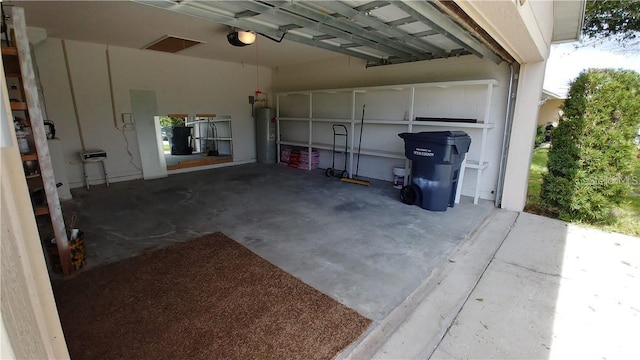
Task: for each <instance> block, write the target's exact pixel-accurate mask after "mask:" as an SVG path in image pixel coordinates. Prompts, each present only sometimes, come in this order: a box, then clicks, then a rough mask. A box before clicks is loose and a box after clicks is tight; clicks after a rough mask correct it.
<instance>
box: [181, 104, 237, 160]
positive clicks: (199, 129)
mask: <svg viewBox="0 0 640 360" xmlns="http://www.w3.org/2000/svg"><path fill="white" fill-rule="evenodd" d="M190 125H194V126H195V127H196V129H194V131H195V133H194V137H193V139H194V140H195V141H196V142H198V146H199V149H198V152H200V153H202V154H204V155H207V154H208V152H209V151H218V152H219V151H220V146H219V145H220V143H221V142H224V143H225V144H226V146H224V149H225V150H228V152H229V153H228V154H227V153H224V154H223V153H220V152H219V154H218V155H216V156H233V136H232V132H231V116H230V115H216V114H196V115H195V118H194V120H192V121H185V126H190ZM220 134H222V135H221V136H220ZM212 149H214V150H212Z"/></svg>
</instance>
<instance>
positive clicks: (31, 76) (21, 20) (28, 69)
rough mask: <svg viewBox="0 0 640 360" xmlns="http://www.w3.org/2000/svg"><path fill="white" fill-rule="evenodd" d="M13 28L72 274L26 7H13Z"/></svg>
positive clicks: (63, 255)
mask: <svg viewBox="0 0 640 360" xmlns="http://www.w3.org/2000/svg"><path fill="white" fill-rule="evenodd" d="M11 10H12V11H11V14H12V19H13V27H14V32H15V37H16V47H17V49H18V58H19V61H20V73H21V74H22V83H23V86H24V92H25V100H26V102H27V104H28V109H29V118H30V119H31V130H32V131H33V139H34V141H35V143H36V149H37V150H38V162H39V165H40V174H42V182H43V184H44V190H45V194H46V197H47V204H48V205H49V209H48V211H49V214H50V217H51V224H52V227H53V233H54V235H55V238H56V244H57V246H58V253H59V254H60V263H61V264H62V272H63V274H64V275H65V276H69V275H71V274H72V273H73V268H72V267H71V254H70V252H69V240H68V238H67V231H66V228H65V225H64V218H63V216H62V208H61V207H60V199H59V198H58V189H57V187H56V180H55V178H54V175H53V165H52V163H51V155H50V154H49V144H48V143H47V135H46V132H45V128H44V119H43V116H42V109H40V100H39V98H38V87H37V85H36V77H35V72H34V70H33V62H32V59H31V50H30V48H29V39H28V37H27V24H26V20H25V16H24V9H22V8H19V7H13V8H12V9H11Z"/></svg>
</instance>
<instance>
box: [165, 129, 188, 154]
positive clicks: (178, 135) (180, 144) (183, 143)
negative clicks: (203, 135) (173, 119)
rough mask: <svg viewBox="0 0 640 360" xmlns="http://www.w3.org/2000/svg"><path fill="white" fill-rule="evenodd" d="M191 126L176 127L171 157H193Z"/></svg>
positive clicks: (172, 138) (172, 139)
mask: <svg viewBox="0 0 640 360" xmlns="http://www.w3.org/2000/svg"><path fill="white" fill-rule="evenodd" d="M191 129H192V127H191V126H174V127H173V129H172V132H173V136H172V137H171V138H170V139H171V140H170V142H171V144H170V145H171V155H191V154H192V153H193V147H191Z"/></svg>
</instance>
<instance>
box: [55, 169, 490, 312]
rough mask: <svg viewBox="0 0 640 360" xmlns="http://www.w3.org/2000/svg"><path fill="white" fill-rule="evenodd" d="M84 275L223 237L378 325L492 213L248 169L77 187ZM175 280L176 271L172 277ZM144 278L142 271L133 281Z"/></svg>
mask: <svg viewBox="0 0 640 360" xmlns="http://www.w3.org/2000/svg"><path fill="white" fill-rule="evenodd" d="M73 196H74V200H71V201H67V202H64V203H63V211H64V214H65V217H66V218H69V217H70V216H71V215H72V214H77V217H78V222H77V227H79V228H80V229H82V230H83V231H84V232H85V243H86V250H87V260H88V265H87V267H86V269H85V270H84V271H86V270H88V269H91V268H93V267H96V266H100V265H102V264H105V263H109V262H114V261H118V260H121V259H125V258H128V257H133V256H135V255H137V254H140V253H143V252H146V251H150V250H153V249H157V248H161V247H165V246H168V245H171V244H173V243H177V242H183V241H187V240H189V239H193V238H196V237H198V236H200V235H204V234H207V233H212V232H216V231H221V232H223V233H225V234H226V235H228V236H229V237H231V238H233V239H234V240H236V241H238V242H239V243H241V244H243V245H245V246H246V247H248V248H249V249H251V250H252V251H254V252H255V253H257V254H258V255H260V256H262V257H263V258H265V259H267V260H269V261H270V262H272V263H273V264H275V265H277V266H279V267H280V268H282V269H284V270H285V271H287V272H289V273H291V274H293V275H294V276H296V277H298V278H299V279H301V280H302V281H304V282H306V283H307V284H309V285H311V286H313V287H315V288H316V289H318V290H320V291H322V292H324V293H325V294H328V295H329V296H331V297H333V298H334V299H336V300H338V301H340V302H342V303H343V304H345V305H347V306H349V307H351V308H353V309H355V310H356V311H358V312H360V313H361V314H362V315H364V316H366V317H369V318H371V319H373V320H374V321H380V320H382V319H384V318H385V316H387V315H388V314H389V313H390V312H391V311H392V310H393V309H394V308H395V307H397V306H398V305H399V304H400V303H401V302H402V301H403V300H404V299H405V298H407V296H408V295H409V294H411V293H412V292H413V291H414V290H415V289H416V288H417V287H418V286H419V285H420V284H422V283H423V282H424V281H425V279H427V278H428V277H429V275H430V274H431V273H432V271H434V269H436V268H437V267H438V266H440V265H442V264H443V263H446V259H447V256H448V255H449V254H451V253H452V252H453V251H454V250H455V248H456V247H457V246H458V245H459V244H461V243H462V241H463V240H465V239H466V238H467V237H468V236H469V234H471V233H472V232H473V231H474V229H475V228H476V226H478V225H479V224H480V223H481V222H482V221H483V220H484V219H485V218H486V217H487V216H488V215H489V214H490V213H491V212H492V210H493V203H492V202H489V201H481V202H480V204H478V205H473V203H472V199H470V198H467V197H462V200H461V203H460V204H457V205H456V206H455V207H454V208H449V209H448V210H447V211H446V212H431V211H426V210H423V209H421V208H419V207H417V206H408V205H405V204H402V203H401V202H400V201H399V199H398V190H396V189H393V187H392V186H391V184H390V183H389V182H384V181H374V182H372V186H370V187H365V186H361V185H354V184H346V183H342V182H340V181H339V180H338V179H336V178H327V177H325V176H324V173H323V171H321V170H318V171H310V172H309V171H302V170H298V169H291V168H287V167H284V166H280V165H260V164H249V165H241V166H233V167H224V168H218V169H212V170H204V171H196V172H191V173H185V174H176V175H172V176H170V177H168V178H165V179H157V180H147V181H143V180H137V181H129V182H122V183H115V184H112V185H111V186H110V187H105V186H104V185H103V186H92V187H91V188H90V189H89V190H87V189H84V188H80V189H75V190H73ZM167 270H168V271H170V269H167ZM132 275H135V274H132Z"/></svg>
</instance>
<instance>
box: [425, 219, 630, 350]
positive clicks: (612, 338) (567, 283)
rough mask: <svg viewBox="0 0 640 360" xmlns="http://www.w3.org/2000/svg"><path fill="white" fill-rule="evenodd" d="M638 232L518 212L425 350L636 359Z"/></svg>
mask: <svg viewBox="0 0 640 360" xmlns="http://www.w3.org/2000/svg"><path fill="white" fill-rule="evenodd" d="M639 278H640V239H638V238H634V237H631V236H625V235H621V234H613V233H606V232H602V231H599V230H594V229H588V228H584V227H580V226H576V225H568V224H565V223H562V222H559V221H556V220H551V219H548V218H544V217H540V216H536V215H530V214H525V213H522V214H520V215H519V217H518V220H517V221H516V223H515V226H514V229H513V230H512V231H511V233H510V234H509V236H508V237H507V238H506V240H505V241H504V243H503V245H502V247H501V248H500V250H499V251H498V252H497V254H496V256H495V258H494V259H493V260H492V262H491V264H490V265H489V267H488V268H487V270H486V272H485V273H484V275H483V276H482V278H481V279H480V281H479V282H478V284H477V286H476V287H475V289H474V290H473V292H472V293H471V296H469V298H468V299H467V301H466V303H465V304H464V306H463V308H462V310H461V311H460V313H459V314H458V316H457V317H456V319H455V321H454V322H453V324H452V325H451V327H450V329H449V331H448V332H447V334H446V336H445V337H444V338H443V339H442V341H441V342H440V344H439V345H438V347H437V349H436V351H435V352H434V353H433V354H432V356H431V358H434V359H440V358H458V359H461V358H519V359H523V358H554V359H569V358H571V359H637V358H638V356H640V342H639V341H638V338H637V334H638V333H640V300H639V299H640V281H639Z"/></svg>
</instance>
